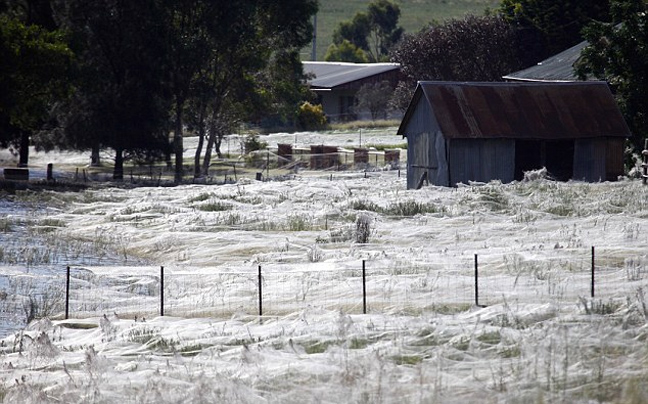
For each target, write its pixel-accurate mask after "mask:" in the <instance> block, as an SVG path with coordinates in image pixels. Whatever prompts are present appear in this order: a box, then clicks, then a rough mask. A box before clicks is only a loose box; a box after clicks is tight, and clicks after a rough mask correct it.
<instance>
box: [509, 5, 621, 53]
mask: <svg viewBox="0 0 648 404" xmlns="http://www.w3.org/2000/svg"><path fill="white" fill-rule="evenodd" d="M609 4H610V2H609V0H597V1H591V0H567V1H565V0H502V3H501V5H500V9H499V12H500V13H501V14H502V16H503V17H504V18H505V19H506V21H507V22H509V23H510V24H512V25H513V26H515V27H516V28H517V29H518V33H519V35H520V39H521V41H522V44H523V46H524V48H525V49H526V50H527V51H526V53H525V55H524V60H523V62H524V64H525V65H532V64H535V63H537V62H539V61H541V60H543V59H546V58H547V57H549V56H551V55H554V54H556V53H558V52H562V51H563V50H565V49H567V48H569V47H570V46H573V45H575V44H577V43H579V42H581V41H582V38H581V35H580V31H581V29H582V28H583V27H584V26H585V25H587V24H588V23H589V22H590V21H592V20H598V21H609V10H610V6H609Z"/></svg>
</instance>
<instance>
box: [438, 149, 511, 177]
mask: <svg viewBox="0 0 648 404" xmlns="http://www.w3.org/2000/svg"><path fill="white" fill-rule="evenodd" d="M448 145H449V154H448V156H449V162H450V163H449V167H450V185H451V186H454V185H456V184H458V183H464V184H467V183H469V182H471V181H477V182H489V181H491V180H501V181H502V182H504V183H506V182H511V181H513V180H514V174H515V140H513V139H452V140H450V141H449V142H448Z"/></svg>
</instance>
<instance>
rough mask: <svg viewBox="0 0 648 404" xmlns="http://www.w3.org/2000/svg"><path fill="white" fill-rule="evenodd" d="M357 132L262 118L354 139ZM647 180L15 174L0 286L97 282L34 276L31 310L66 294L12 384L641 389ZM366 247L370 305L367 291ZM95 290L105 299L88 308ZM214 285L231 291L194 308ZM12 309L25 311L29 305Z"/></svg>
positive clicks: (180, 395)
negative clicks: (60, 178)
mask: <svg viewBox="0 0 648 404" xmlns="http://www.w3.org/2000/svg"><path fill="white" fill-rule="evenodd" d="M393 133H394V131H393V130H383V131H380V130H376V131H373V132H371V131H367V132H365V133H364V134H363V141H364V142H367V143H372V144H399V143H401V142H402V139H400V138H398V137H396V136H395V135H394V134H393ZM358 135H359V134H358V133H334V134H331V133H329V134H326V135H324V136H323V135H322V134H317V133H298V134H277V135H270V136H268V137H267V138H266V139H267V140H268V142H269V143H270V144H271V145H272V144H275V143H279V142H282V143H283V142H291V143H292V142H294V143H297V144H298V145H307V144H321V143H329V142H331V143H336V144H339V145H344V144H349V145H354V144H355V143H356V142H358V141H359V140H360V139H359V136H358ZM187 150H188V152H187V157H189V156H190V155H191V141H190V140H189V139H188V140H187ZM0 158H4V159H5V161H8V160H10V157H7V156H4V155H3V156H0ZM32 158H33V159H32V163H33V164H34V165H39V164H46V163H47V162H54V163H55V165H56V166H57V167H59V166H61V165H63V164H64V163H67V164H81V162H84V161H87V156H77V157H74V156H72V155H64V156H63V155H43V154H35V155H33V156H32ZM75 162H76V163H75ZM647 198H648V187H645V186H643V185H642V184H641V182H640V181H635V180H628V179H626V180H623V181H619V182H615V183H599V184H586V183H579V182H569V183H556V182H552V181H549V180H547V179H544V178H542V177H539V178H537V179H535V180H532V181H527V182H516V183H512V184H500V183H497V182H492V183H488V184H467V185H463V186H459V187H457V188H441V187H424V188H423V189H421V190H407V189H406V188H405V178H404V176H403V177H399V176H398V172H397V171H396V170H383V169H382V168H381V167H377V168H376V169H375V170H370V171H368V172H366V173H365V172H364V171H330V172H312V171H297V172H296V173H292V174H291V175H290V176H284V177H282V178H281V180H276V181H267V182H261V181H254V180H251V179H242V180H240V181H239V182H238V183H232V184H226V185H195V184H194V185H182V186H178V187H126V186H125V187H119V188H117V187H107V186H100V187H96V188H92V189H89V190H86V191H84V192H48V191H43V192H17V193H16V195H14V196H11V197H10V196H5V197H4V199H3V204H2V210H1V211H0V214H1V215H2V216H1V217H0V219H1V221H0V223H2V229H3V232H2V233H0V234H1V235H2V236H3V238H2V255H0V264H1V265H3V266H2V267H0V292H1V294H0V306H2V302H5V303H6V302H8V301H10V300H12V299H13V300H16V299H26V298H27V294H28V292H29V290H39V291H41V292H42V291H43V290H51V289H47V288H46V286H47V285H48V284H49V282H50V281H51V280H53V279H59V278H60V275H55V274H54V273H57V274H62V273H64V267H65V266H66V265H72V266H73V267H74V268H73V269H74V272H75V278H74V280H73V282H74V285H73V286H74V288H75V290H91V291H92V292H93V294H87V295H83V296H82V299H80V300H75V302H74V304H73V307H72V314H73V315H72V316H71V317H72V318H70V319H68V320H63V319H61V312H60V300H58V299H60V296H59V295H56V294H54V293H52V294H48V295H43V294H42V293H41V294H39V295H38V296H40V297H41V298H38V299H35V303H34V304H35V305H36V306H38V305H40V307H35V309H43V307H42V306H43V305H48V307H52V309H51V310H50V312H51V313H52V315H51V316H50V318H45V319H40V320H38V319H37V320H34V321H32V322H31V323H30V324H28V325H26V326H24V327H23V325H20V327H18V328H15V329H11V330H9V329H8V328H7V325H5V328H4V330H5V332H4V335H3V336H2V337H0V338H1V339H0V356H1V358H2V359H1V363H0V381H1V384H0V401H2V402H7V403H18V402H20V403H50V402H51V403H54V402H79V403H80V402H84V403H85V402H94V403H113V402H122V403H180V402H182V403H185V402H186V403H208V402H209V403H211V402H228V403H230V402H231V403H259V402H262V403H334V402H335V403H402V402H406V403H466V402H471V403H472V402H480V403H481V402H483V403H643V402H647V401H648V384H646V381H648V370H647V368H646V358H648V345H647V344H646V341H647V340H648V326H647V319H648V302H646V298H645V292H646V288H647V287H648V258H647V257H646V244H647V243H648V229H647V228H646V227H647V225H648V206H646V204H645V201H646V200H647ZM363 223H364V225H365V226H364V227H362V226H359V224H363ZM363 229H364V230H363ZM361 231H365V233H364V235H363V234H359V232H361ZM361 236H365V237H361ZM359 241H365V242H359ZM592 246H595V247H596V251H597V256H596V267H597V277H598V278H597V279H598V283H597V291H596V293H597V294H596V297H594V298H592V297H591V295H590V289H589V282H588V274H589V268H590V250H591V247H592ZM26 253H29V254H26ZM475 254H478V255H479V257H480V263H481V266H480V271H481V272H482V273H483V278H480V279H483V284H482V285H481V287H482V289H481V292H480V295H482V293H483V301H481V305H475V304H474V300H473V289H472V281H471V279H472V278H471V277H472V274H473V259H474V255H475ZM26 255H29V256H31V257H32V259H31V261H29V262H26V258H25V256H26ZM11 257H13V258H11ZM362 261H365V262H366V264H367V267H368V269H369V273H368V282H367V289H368V294H367V300H368V302H367V303H368V304H367V307H368V310H367V314H362V301H361V293H360V292H357V293H356V292H355V291H357V290H359V285H360V282H359V279H360V278H359V269H360V268H361V265H362ZM159 266H164V267H165V269H168V271H169V274H170V275H171V276H175V278H172V279H175V282H177V283H173V282H172V283H171V284H170V286H169V288H170V289H169V293H170V296H169V299H172V301H173V302H175V303H174V306H171V307H170V311H169V313H168V314H167V315H165V316H158V315H156V314H155V307H156V306H155V303H154V302H155V301H157V299H158V297H159V295H158V294H156V292H155V290H156V287H157V284H156V283H155V282H156V280H155V279H156V278H155V276H152V274H156V273H157V272H156V271H159ZM259 266H262V267H263V268H264V271H265V272H264V286H265V287H266V288H267V291H266V293H267V294H268V299H269V300H268V306H267V312H266V311H265V310H264V316H262V317H259V316H258V315H256V314H255V310H256V307H255V301H256V290H257V289H256V287H257V285H256V283H255V282H254V280H255V279H256V278H255V275H256V273H257V272H256V271H257V268H258V267H259ZM237 277H238V278H237ZM235 278H236V279H239V280H236V279H235ZM180 279H185V280H187V281H186V282H185V283H184V284H180V283H181V282H180V281H179V280H180ZM95 280H97V281H96V282H95ZM25 285H29V287H27V286H25ZM88 285H91V286H88ZM151 285H153V286H151ZM278 285H280V286H281V287H279V286H278ZM29 288H32V289H29ZM34 288H35V289H34ZM39 288H40V289H39ZM349 290H353V291H354V292H353V293H349V292H348V291H349ZM277 291H280V292H282V293H283V294H280V293H278V292H277ZM127 292H128V293H127ZM39 293H40V292H39ZM129 293H130V294H129ZM31 296H32V297H33V296H36V295H34V294H31ZM38 296H37V297H38ZM75 296H76V297H75V299H79V296H81V295H78V294H77V295H75ZM99 298H101V299H104V300H105V301H106V303H105V305H103V306H100V307H99V306H98V307H96V308H95V309H96V310H95V311H94V312H93V313H91V312H85V313H83V315H80V314H79V313H80V312H81V310H82V308H81V305H82V304H89V305H91V304H92V303H93V299H99ZM53 299H57V300H56V302H58V303H56V304H54V303H53ZM173 299H175V300H173ZM273 299H274V300H273ZM26 301H28V302H31V301H32V300H26ZM96 301H97V300H95V302H96ZM129 302H130V303H129ZM138 302H139V303H138ZM57 304H58V305H59V306H56V305H57ZM212 304H215V305H216V306H219V305H221V304H223V305H224V304H227V305H229V306H230V309H228V310H229V312H227V314H222V313H221V314H214V315H210V314H205V313H201V314H199V313H198V312H199V309H200V308H203V309H204V308H208V307H211V306H210V305H212ZM483 306H484V307H483ZM266 313H267V314H266ZM15 315H16V324H17V322H18V319H19V318H21V317H24V314H23V313H15ZM144 315H145V317H146V318H145V319H143V318H142V317H143V316H144Z"/></svg>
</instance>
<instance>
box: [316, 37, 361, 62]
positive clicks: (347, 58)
mask: <svg viewBox="0 0 648 404" xmlns="http://www.w3.org/2000/svg"><path fill="white" fill-rule="evenodd" d="M324 60H326V61H327V62H337V61H343V62H351V63H367V62H368V61H369V59H368V58H367V54H366V53H365V52H364V51H363V50H362V49H361V48H358V47H357V46H356V45H354V44H352V43H351V42H350V41H349V40H348V39H343V40H342V42H340V43H339V44H335V43H332V44H331V45H330V46H329V47H328V50H327V51H326V55H325V56H324Z"/></svg>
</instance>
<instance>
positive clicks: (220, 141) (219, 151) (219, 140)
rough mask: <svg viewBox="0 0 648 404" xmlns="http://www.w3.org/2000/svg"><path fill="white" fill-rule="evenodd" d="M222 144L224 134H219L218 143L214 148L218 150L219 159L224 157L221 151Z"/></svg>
mask: <svg viewBox="0 0 648 404" xmlns="http://www.w3.org/2000/svg"><path fill="white" fill-rule="evenodd" d="M221 144H223V134H222V133H221V134H219V135H218V136H217V137H216V143H214V149H215V150H216V155H217V156H218V158H219V159H222V158H223V153H222V152H221Z"/></svg>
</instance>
